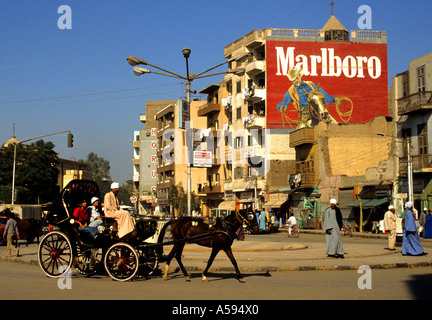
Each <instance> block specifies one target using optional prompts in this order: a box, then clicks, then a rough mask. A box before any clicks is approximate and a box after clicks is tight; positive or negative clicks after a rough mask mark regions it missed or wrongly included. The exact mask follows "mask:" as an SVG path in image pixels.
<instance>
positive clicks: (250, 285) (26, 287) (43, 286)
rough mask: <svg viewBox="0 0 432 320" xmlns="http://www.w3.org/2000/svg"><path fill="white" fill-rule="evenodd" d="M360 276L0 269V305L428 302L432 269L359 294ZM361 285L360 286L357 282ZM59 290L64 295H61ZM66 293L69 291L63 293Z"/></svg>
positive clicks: (383, 275) (378, 277)
mask: <svg viewBox="0 0 432 320" xmlns="http://www.w3.org/2000/svg"><path fill="white" fill-rule="evenodd" d="M363 275H364V274H363V273H362V274H359V273H358V272H357V271H354V270H349V271H307V272H264V273H259V272H251V273H247V274H245V277H246V283H244V284H242V283H239V282H238V281H237V280H236V279H235V278H234V277H233V275H232V274H231V273H229V272H228V273H224V272H214V273H211V274H210V277H209V280H210V281H209V282H208V283H207V284H205V283H202V282H201V275H200V273H199V272H191V276H192V281H191V282H185V281H184V279H183V277H181V276H180V275H179V274H177V275H175V276H173V277H171V278H170V280H168V281H164V280H163V279H162V278H161V277H160V276H156V277H154V278H152V279H149V280H144V279H141V280H134V281H131V282H125V283H121V282H116V281H113V280H111V279H110V278H109V277H108V276H106V275H104V274H101V275H98V276H93V277H91V278H86V277H84V276H81V275H73V277H72V278H71V280H70V281H71V282H70V283H69V284H70V285H71V286H69V284H68V282H66V280H56V279H50V278H47V277H45V276H43V275H42V274H41V271H40V269H39V268H38V266H35V265H26V264H13V263H2V264H0V283H1V288H2V289H1V290H0V299H2V300H4V299H32V300H45V299H56V300H63V299H84V300H107V299H121V300H135V299H138V300H227V301H230V300H272V301H273V300H305V299H307V300H322V299H325V300H327V299H331V300H339V299H343V300H377V299H385V300H393V299H395V300H400V299H403V300H404V299H408V300H410V299H431V298H432V290H430V288H431V287H432V267H424V268H412V269H407V268H399V269H389V270H372V271H371V289H367V288H365V289H360V288H359V286H358V282H359V279H360V277H362V276H363ZM361 283H365V282H363V281H361ZM59 285H60V287H63V288H65V289H60V288H59ZM68 288H70V289H68Z"/></svg>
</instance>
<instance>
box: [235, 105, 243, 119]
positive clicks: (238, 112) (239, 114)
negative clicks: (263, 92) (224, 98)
mask: <svg viewBox="0 0 432 320" xmlns="http://www.w3.org/2000/svg"><path fill="white" fill-rule="evenodd" d="M236 111H237V119H241V117H242V112H241V107H240V108H237V110H236Z"/></svg>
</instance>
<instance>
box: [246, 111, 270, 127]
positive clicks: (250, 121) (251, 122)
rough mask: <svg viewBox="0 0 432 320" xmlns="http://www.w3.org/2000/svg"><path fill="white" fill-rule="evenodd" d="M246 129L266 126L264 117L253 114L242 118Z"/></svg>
mask: <svg viewBox="0 0 432 320" xmlns="http://www.w3.org/2000/svg"><path fill="white" fill-rule="evenodd" d="M244 125H245V128H246V129H262V128H265V126H266V117H258V116H255V115H253V114H250V115H249V116H247V117H245V118H244Z"/></svg>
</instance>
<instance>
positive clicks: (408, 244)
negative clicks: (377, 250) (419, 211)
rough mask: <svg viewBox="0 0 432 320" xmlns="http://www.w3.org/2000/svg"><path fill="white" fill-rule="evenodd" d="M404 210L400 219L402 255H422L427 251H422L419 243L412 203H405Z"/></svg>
mask: <svg viewBox="0 0 432 320" xmlns="http://www.w3.org/2000/svg"><path fill="white" fill-rule="evenodd" d="M405 208H406V210H405V212H404V217H403V220H402V226H403V238H402V255H404V256H406V255H408V256H423V255H425V254H427V253H425V252H424V251H423V247H422V245H421V243H420V237H419V234H418V230H417V226H416V224H415V218H414V214H413V211H412V210H413V203H412V202H411V201H409V202H407V203H405Z"/></svg>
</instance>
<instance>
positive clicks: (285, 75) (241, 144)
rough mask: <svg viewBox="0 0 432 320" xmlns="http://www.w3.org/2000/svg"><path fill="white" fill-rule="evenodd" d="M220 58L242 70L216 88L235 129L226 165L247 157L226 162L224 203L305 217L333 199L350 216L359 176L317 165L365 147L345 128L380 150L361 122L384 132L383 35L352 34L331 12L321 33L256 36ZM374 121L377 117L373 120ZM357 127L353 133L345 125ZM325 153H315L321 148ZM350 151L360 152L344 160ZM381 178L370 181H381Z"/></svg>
mask: <svg viewBox="0 0 432 320" xmlns="http://www.w3.org/2000/svg"><path fill="white" fill-rule="evenodd" d="M224 56H225V58H226V59H229V60H230V64H229V70H230V71H234V70H239V69H244V70H245V72H244V74H233V73H231V74H227V75H226V76H225V79H224V83H225V84H226V86H227V91H228V95H229V96H228V101H229V103H227V104H226V105H225V107H226V110H227V112H228V119H229V129H231V130H232V131H233V132H236V133H237V135H236V136H235V137H233V139H232V144H231V145H230V150H229V152H230V154H231V156H232V160H238V159H239V156H240V155H243V156H244V158H247V159H248V161H247V163H241V162H240V164H239V162H238V161H233V165H232V166H233V168H232V170H233V176H232V177H233V178H232V180H231V181H229V180H228V181H227V180H226V181H225V197H226V199H227V198H228V197H231V199H232V200H235V201H236V202H237V204H239V205H237V208H238V209H241V208H244V207H245V206H248V205H250V204H251V203H252V202H254V201H255V199H254V198H255V197H256V196H255V195H257V197H258V198H259V200H260V201H261V203H259V207H261V206H265V207H267V208H271V209H272V210H273V211H275V212H278V211H279V213H284V212H285V213H286V212H287V211H294V212H295V213H296V214H297V215H300V214H303V215H306V218H307V217H308V216H309V214H313V216H314V217H317V216H318V215H319V213H320V212H321V211H323V210H325V208H326V207H327V205H328V201H329V200H330V198H333V197H335V198H336V199H339V200H342V202H343V203H344V205H345V204H346V210H345V211H346V215H349V214H350V212H351V208H349V207H348V204H350V203H351V204H352V203H353V202H354V201H355V200H356V195H358V194H359V193H360V192H359V191H358V186H359V184H358V183H357V182H358V181H364V179H365V174H366V171H367V170H365V169H364V168H363V167H362V169H361V170H359V172H357V173H355V172H348V176H351V177H352V178H350V179H348V180H346V179H345V178H342V177H345V175H347V174H346V171H344V169H341V170H339V171H338V170H330V171H329V170H327V171H326V170H319V168H320V167H324V169H325V161H329V160H333V159H334V157H340V156H338V153H337V151H336V150H337V148H338V147H344V148H345V147H347V146H350V147H351V148H353V150H354V151H356V147H355V146H356V145H357V147H358V146H359V145H360V144H362V146H363V142H360V141H356V140H350V138H349V137H350V136H351V133H349V132H350V131H352V132H356V134H361V135H365V136H368V138H365V141H366V140H368V139H369V141H370V140H371V139H372V140H373V142H374V143H373V145H375V143H376V145H377V146H378V148H380V147H382V148H385V142H382V143H381V141H383V140H382V137H379V136H376V135H375V136H374V137H371V136H370V132H368V126H369V127H370V126H371V125H374V124H373V123H375V124H376V123H377V122H378V123H380V124H381V125H383V126H384V127H382V129H383V131H385V132H387V133H388V131H387V129H388V124H387V122H388V121H387V120H386V116H388V92H387V91H388V89H387V79H388V78H387V34H386V32H382V31H369V30H366V31H364V30H362V31H356V30H354V31H351V32H350V31H348V30H347V29H346V28H345V27H344V26H343V25H342V23H341V22H340V21H339V20H338V19H337V18H336V17H335V16H334V15H333V14H332V16H331V17H330V19H329V20H328V21H327V22H326V23H325V24H324V27H323V28H322V29H320V30H304V29H264V30H254V31H252V32H250V33H249V34H247V35H245V36H243V37H241V38H240V39H237V40H236V41H234V42H232V43H230V44H229V45H227V46H226V47H225V48H224ZM296 81H299V83H298V84H296ZM300 83H301V84H300ZM303 97H304V98H303ZM302 99H303V100H302ZM312 100H313V101H312ZM224 101H225V100H224ZM311 101H312V102H311ZM314 102H315V103H314ZM372 106H373V107H372ZM377 116H381V118H380V120H374V119H375V117H377ZM383 119H384V120H383ZM374 121H375V122H374ZM380 121H381V122H380ZM340 125H345V126H346V129H345V130H346V132H344V131H343V130H342V131H340V130H339V131H338V130H336V129H331V127H332V126H334V127H335V128H336V127H340ZM355 125H357V126H360V127H361V128H354V127H351V128H350V126H355ZM327 127H328V129H327ZM344 128H345V127H344ZM348 128H350V129H348ZM336 131H338V132H336ZM240 132H242V133H240ZM325 132H326V134H330V136H328V138H327V141H325V143H324V144H321V143H320V142H319V138H320V137H323V136H324V133H325ZM333 132H334V133H333ZM333 134H336V135H338V134H339V135H342V136H345V140H344V139H343V138H342V139H337V138H336V137H335V136H333ZM380 138H381V140H379V139H380ZM328 139H332V140H328ZM329 141H338V144H335V145H333V144H332V146H331V148H336V149H334V150H331V152H332V155H331V158H329V157H328V154H329V149H328V148H329V147H328V145H327V143H328V142H329ZM364 143H366V142H364ZM325 147H327V152H324V153H325V155H326V156H325V157H323V156H324V154H323V150H322V149H321V148H325ZM348 149H349V148H348ZM348 149H347V150H348ZM358 150H359V152H360V150H361V149H358ZM367 150H368V151H369V150H370V149H367ZM324 151H325V150H324ZM367 154H368V156H369V157H373V155H371V154H370V152H368V153H367ZM380 154H381V153H380ZM389 154H390V153H389V151H388V150H387V152H382V155H383V156H382V157H381V156H380V157H378V158H377V159H376V160H377V161H375V162H374V163H373V164H371V166H372V167H379V166H381V165H382V164H381V160H383V161H385V160H387V159H388V157H389ZM355 155H358V152H357V153H354V154H351V156H352V157H353V158H354V157H355ZM245 156H246V157H245ZM341 156H342V157H344V156H346V154H344V153H342V154H341ZM260 158H261V161H260ZM364 158H365V157H364V156H363V159H364ZM251 159H253V160H255V161H254V162H255V163H258V164H260V163H263V164H264V169H263V170H261V171H260V172H257V170H255V168H254V166H253V165H251V161H250V160H251ZM340 161H342V160H340ZM348 161H349V160H348ZM366 163H368V161H366ZM354 166H355V165H354ZM384 166H386V165H384ZM338 168H342V166H338ZM331 169H333V168H331ZM345 169H347V168H345ZM351 169H352V168H351ZM348 171H349V170H348ZM360 171H361V172H360ZM368 172H369V171H368ZM257 173H258V174H257ZM366 175H367V174H366ZM354 177H356V178H354ZM380 177H381V178H382V175H381V176H379V177H378V178H376V177H374V178H371V179H372V180H374V179H376V180H374V181H372V182H368V183H369V184H379V182H380V180H379V179H380ZM368 178H369V177H368ZM356 181H357V182H356ZM355 187H356V190H354V189H355ZM254 188H255V189H256V190H257V191H256V193H254ZM362 189H363V188H360V190H362ZM330 190H331V191H330ZM347 190H348V191H347ZM303 217H304V216H303Z"/></svg>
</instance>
